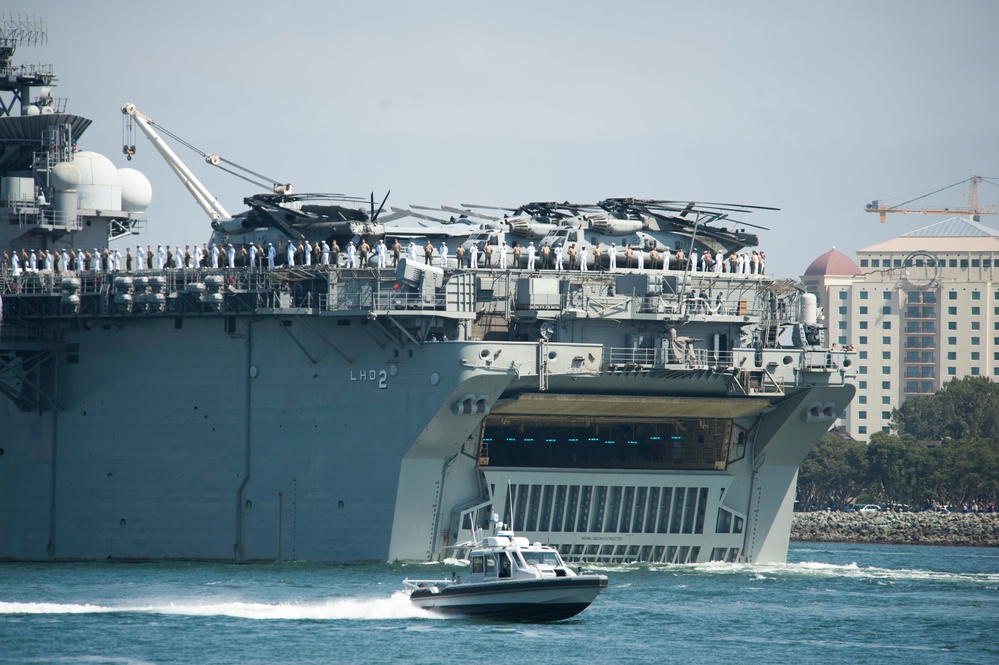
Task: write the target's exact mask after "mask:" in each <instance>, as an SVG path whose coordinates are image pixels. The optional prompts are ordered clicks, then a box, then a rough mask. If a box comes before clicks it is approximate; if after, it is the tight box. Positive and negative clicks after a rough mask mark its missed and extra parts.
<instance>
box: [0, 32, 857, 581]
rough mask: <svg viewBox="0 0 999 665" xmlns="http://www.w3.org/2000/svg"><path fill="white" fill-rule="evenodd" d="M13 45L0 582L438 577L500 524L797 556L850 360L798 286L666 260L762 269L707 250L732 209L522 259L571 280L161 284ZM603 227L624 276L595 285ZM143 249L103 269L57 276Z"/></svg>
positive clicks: (646, 547)
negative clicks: (89, 563)
mask: <svg viewBox="0 0 999 665" xmlns="http://www.w3.org/2000/svg"><path fill="white" fill-rule="evenodd" d="M15 45H16V44H13V43H6V42H5V45H4V48H3V49H0V56H2V57H0V68H2V69H3V72H2V79H0V88H2V89H0V92H7V93H9V94H12V95H13V100H12V101H10V102H9V103H7V102H6V101H5V103H4V109H3V115H2V117H0V183H2V192H0V199H2V200H0V251H2V252H3V253H4V254H5V255H6V256H8V260H7V261H6V262H5V263H4V264H3V267H2V269H0V298H2V301H0V302H2V309H0V559H3V560H21V561H36V560H37V561H47V560H105V559H112V560H134V561H144V560H167V559H199V560H220V561H282V560H309V561H317V562H368V561H374V562H381V561H393V560H412V561H426V560H435V559H441V558H445V557H447V556H451V554H452V553H453V552H454V551H455V550H454V549H453V548H454V547H455V546H457V545H458V544H459V543H461V542H462V541H464V540H467V538H468V534H469V532H470V529H472V528H473V527H476V528H481V527H482V526H484V525H485V524H486V522H487V521H488V520H489V519H490V517H491V516H492V515H493V514H494V513H495V514H498V515H499V516H500V517H501V519H502V520H503V521H504V522H508V523H509V524H510V525H511V527H512V528H513V529H514V530H515V531H516V532H517V533H518V534H521V535H523V536H525V537H527V538H528V539H529V540H530V541H532V542H533V541H538V542H543V543H547V544H551V545H553V546H555V547H557V548H558V550H559V551H560V552H561V553H562V554H563V556H564V557H565V558H566V559H567V560H569V561H587V562H630V561H649V562H664V563H693V562H704V561H728V562H771V561H783V560H784V559H785V558H786V553H787V547H788V539H789V532H790V523H791V518H792V512H793V502H794V495H795V486H796V479H797V470H798V465H799V463H800V462H801V461H802V459H803V458H804V457H805V456H806V455H807V453H808V452H809V450H810V449H811V448H812V447H813V446H814V445H815V443H816V442H817V440H818V438H819V437H820V436H821V435H822V434H823V433H824V432H825V431H827V430H828V429H829V428H830V427H831V426H832V424H833V422H834V421H835V420H836V418H837V417H839V415H840V413H841V412H842V411H843V410H844V408H845V407H846V406H847V404H848V403H849V402H850V400H851V399H852V397H853V395H854V392H855V387H854V384H855V373H854V361H853V354H851V352H850V351H849V350H848V349H844V348H835V349H831V348H829V347H828V346H827V345H826V343H825V339H824V332H823V330H822V327H821V321H820V320H819V317H818V316H817V312H816V306H815V298H814V296H812V295H811V294H806V293H804V291H803V289H802V288H801V287H800V285H798V284H797V283H795V282H793V281H790V280H781V279H775V278H773V277H772V276H769V275H766V274H760V273H752V272H750V271H740V272H732V271H715V270H713V269H709V270H707V271H704V270H700V269H698V268H697V266H692V265H691V264H690V262H688V261H683V262H678V261H676V260H675V258H674V260H673V262H672V263H670V264H669V265H663V262H662V260H661V259H660V261H659V263H658V265H657V264H656V263H655V259H654V257H655V256H656V255H657V254H658V255H660V256H661V255H662V253H663V252H667V251H671V252H672V253H673V254H674V257H675V255H676V254H681V253H683V252H685V253H687V254H688V255H689V254H690V253H691V250H693V251H695V252H698V253H699V254H701V255H703V254H704V253H705V252H711V253H712V255H714V254H715V253H724V255H725V256H726V257H727V256H729V255H730V254H732V253H734V252H737V251H739V250H741V249H744V248H745V247H747V246H748V245H751V244H755V236H751V235H748V234H744V233H735V232H732V233H729V232H725V231H722V230H717V229H715V230H712V229H711V223H712V222H717V221H723V220H724V219H725V217H726V215H725V214H724V213H723V212H719V209H717V208H711V207H710V206H707V207H704V206H696V205H694V204H690V205H689V206H687V207H682V206H681V207H679V208H677V209H676V210H673V209H671V208H669V206H665V207H663V206H660V207H659V208H656V207H655V206H653V205H651V204H650V205H645V206H644V207H643V204H642V202H641V201H635V200H630V199H620V200H616V202H615V204H614V206H612V207H610V208H609V207H608V206H604V210H603V211H601V212H599V213H596V214H595V213H593V212H592V211H591V212H586V211H579V210H577V211H574V214H572V215H568V216H562V217H558V218H556V219H555V220H554V221H552V220H549V222H548V223H547V225H546V226H545V227H544V231H545V232H546V235H544V236H543V239H542V237H541V236H539V237H538V246H539V247H540V246H542V245H543V244H544V243H545V242H547V243H549V246H551V247H555V246H556V243H558V244H559V246H560V247H563V248H566V246H567V245H569V242H568V241H569V240H576V241H578V243H579V247H580V249H582V248H585V247H588V246H589V247H591V249H592V250H596V249H598V248H599V249H602V250H603V252H604V257H603V258H604V262H603V263H602V264H594V265H592V266H591V269H590V270H588V271H582V270H580V269H579V268H578V267H574V268H572V269H570V265H569V261H568V260H566V262H565V269H563V270H555V269H554V267H553V266H552V265H551V264H542V263H541V260H540V258H539V259H538V264H537V265H536V266H534V269H527V267H526V264H525V263H524V262H523V261H521V262H520V263H517V264H514V263H513V262H511V263H510V265H508V266H507V267H506V268H505V269H500V268H499V266H498V261H497V259H496V258H495V257H494V258H493V260H492V265H483V264H481V263H479V264H478V265H475V266H471V267H469V266H468V265H466V264H465V263H464V262H463V263H462V264H461V265H459V264H458V263H457V262H455V261H453V260H452V261H451V262H450V263H445V265H444V267H443V268H442V267H440V266H439V265H436V264H427V263H426V262H424V260H423V257H422V256H420V257H419V259H418V260H413V259H412V257H407V256H404V257H402V258H401V259H400V260H399V261H398V262H397V264H396V265H395V266H394V267H384V268H379V267H377V266H375V265H369V266H368V267H364V268H348V267H346V266H345V265H344V264H343V261H342V259H345V258H346V257H340V258H341V261H339V262H337V263H336V264H333V265H324V264H322V263H320V264H319V265H315V264H313V265H295V266H292V265H287V264H284V265H276V266H275V268H274V269H269V268H268V266H267V262H266V259H265V258H264V257H263V256H261V257H259V258H258V260H257V261H255V262H254V263H253V264H252V265H247V264H246V263H248V262H243V261H239V260H237V261H236V262H234V264H233V265H228V262H226V261H225V260H224V259H223V265H220V267H218V268H215V267H212V265H211V263H205V264H200V263H199V264H198V265H194V264H191V263H189V262H187V261H185V262H183V263H182V265H181V267H179V268H178V267H172V265H173V264H171V266H166V265H164V266H162V267H161V266H160V265H159V262H157V261H155V260H153V261H149V260H147V257H146V256H145V255H144V252H143V251H142V249H143V247H144V244H143V243H142V242H141V236H140V235H139V234H141V231H142V230H143V227H144V224H145V223H146V219H145V213H144V209H145V207H146V205H148V203H149V200H150V196H151V188H150V186H149V183H148V181H147V180H146V179H145V178H144V177H143V176H142V174H141V173H139V172H138V171H135V170H132V169H116V168H115V167H114V166H113V165H112V164H111V162H110V160H108V159H107V158H105V157H103V156H101V155H99V154H97V153H93V152H88V151H81V150H80V149H79V147H78V144H77V142H78V141H79V139H80V136H81V135H82V133H83V132H84V130H85V129H86V128H87V126H88V125H89V124H90V120H88V119H86V118H83V117H80V116H77V115H73V114H71V113H67V112H66V111H65V110H64V109H63V108H61V107H60V104H59V101H58V100H57V99H56V98H54V97H53V96H52V94H51V90H50V86H51V85H53V84H54V83H55V77H54V75H53V74H52V72H51V70H50V69H47V68H44V67H41V68H25V67H15V66H14V65H13V64H12V61H11V57H12V55H13V46H15ZM4 49H6V50H4ZM35 89H38V91H39V94H38V95H37V96H35V94H34V90H35ZM15 101H16V102H17V103H15ZM15 107H18V108H15ZM18 110H19V111H20V113H17V112H16V111H18ZM282 200H284V199H282V198H281V197H278V198H277V199H274V198H271V199H268V205H269V206H270V207H271V209H274V206H275V205H276V206H278V208H280V206H281V205H282V204H281V201H282ZM275 201H277V203H275ZM288 206H289V208H288V209H289V210H293V211H300V210H301V206H292V205H291V203H289V204H288ZM656 210H659V211H660V212H659V213H655V211H656ZM663 210H666V212H662V211H663ZM575 213H578V214H575ZM652 213H655V214H652ZM296 214H298V212H296ZM528 216H530V215H528ZM692 219H693V220H694V221H693V222H691V221H690V220H692ZM373 221H374V220H368V223H369V227H367V230H369V231H373V232H375V233H377V232H378V229H377V228H376V225H372V224H370V222H373ZM615 224H618V226H619V227H620V229H621V231H620V233H619V235H618V237H619V238H620V241H619V243H618V246H620V247H624V246H625V244H626V243H627V244H632V243H634V246H635V247H636V248H637V251H639V252H642V253H643V255H642V263H643V264H644V265H643V267H642V268H641V269H639V268H638V267H636V266H635V264H632V265H631V266H630V267H629V266H628V265H626V264H625V263H624V261H623V259H619V260H618V264H617V266H616V267H615V269H614V270H610V269H609V265H608V263H607V256H606V252H607V250H608V243H605V242H604V240H605V239H606V234H608V233H610V234H612V235H613V233H614V232H615V231H614V225H615ZM320 226H321V225H320ZM219 228H221V227H218V226H217V225H216V231H218V229H219ZM352 228H353V227H350V226H346V227H344V226H342V225H341V226H340V227H337V232H338V233H346V236H344V238H347V237H351V229H352ZM279 230H280V229H279ZM600 234H604V235H600ZM206 235H207V233H206ZM137 237H138V238H139V240H138V246H137V247H136V254H140V255H141V256H140V257H137V258H135V259H134V260H129V261H127V262H126V264H125V265H123V266H119V268H118V270H115V269H114V266H112V269H110V270H109V269H108V266H107V264H106V263H105V262H104V261H98V260H88V261H82V262H80V263H77V261H75V260H74V261H71V262H70V261H68V260H64V259H63V258H62V257H63V255H64V254H66V255H68V254H69V253H70V252H73V254H74V255H76V254H79V253H81V252H85V251H93V250H91V248H103V247H105V246H113V243H115V242H117V243H118V244H119V245H122V246H127V247H130V246H132V245H135V244H136V239H137ZM527 237H530V236H522V238H527ZM206 239H207V238H206ZM325 239H326V237H325V236H323V240H325ZM367 239H368V240H369V241H372V242H373V241H375V236H372V237H370V238H367ZM315 240H316V241H317V242H318V238H316V239H315ZM351 240H354V241H360V240H361V238H359V237H356V236H354V237H351ZM594 240H598V242H592V241H594ZM493 241H494V246H497V247H498V246H500V245H495V238H494V240H493ZM485 242H487V243H488V242H490V240H489V239H488V238H487V239H486V240H485ZM500 242H503V241H502V240H501V241H500ZM525 244H526V243H525ZM651 250H656V254H653V253H652V251H651ZM129 251H130V250H129ZM32 253H34V255H35V260H34V261H31V260H30V259H29V260H28V263H29V264H30V265H25V262H24V261H22V260H20V259H19V260H17V261H14V260H13V257H14V256H15V255H16V256H18V257H30V255H31V254H32ZM49 257H52V258H49ZM47 260H48V263H46V261H47ZM15 264H16V265H15Z"/></svg>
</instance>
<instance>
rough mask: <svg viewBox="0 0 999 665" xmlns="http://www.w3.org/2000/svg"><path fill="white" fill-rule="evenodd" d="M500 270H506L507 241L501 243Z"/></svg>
mask: <svg viewBox="0 0 999 665" xmlns="http://www.w3.org/2000/svg"><path fill="white" fill-rule="evenodd" d="M499 255H500V270H506V240H504V241H502V242H500V248H499Z"/></svg>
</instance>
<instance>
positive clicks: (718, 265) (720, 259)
mask: <svg viewBox="0 0 999 665" xmlns="http://www.w3.org/2000/svg"><path fill="white" fill-rule="evenodd" d="M724 263H725V257H724V256H723V255H722V253H721V250H720V249H719V250H718V251H717V252H715V273H716V274H717V273H720V272H721V271H722V265H723V264H724Z"/></svg>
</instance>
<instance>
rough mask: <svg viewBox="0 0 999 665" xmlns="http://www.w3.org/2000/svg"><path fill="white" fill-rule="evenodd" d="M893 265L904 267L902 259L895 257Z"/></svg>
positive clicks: (894, 266)
mask: <svg viewBox="0 0 999 665" xmlns="http://www.w3.org/2000/svg"><path fill="white" fill-rule="evenodd" d="M891 265H892V267H893V268H901V267H902V259H894V260H892V262H891Z"/></svg>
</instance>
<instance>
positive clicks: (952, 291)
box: [802, 217, 999, 441]
mask: <svg viewBox="0 0 999 665" xmlns="http://www.w3.org/2000/svg"><path fill="white" fill-rule="evenodd" d="M997 278H999V231H996V230H994V229H990V228H988V227H986V226H984V225H982V224H981V223H979V222H975V221H972V220H970V219H968V218H966V217H952V218H950V219H945V220H943V221H941V222H937V223H936V224H931V225H929V226H925V227H923V228H920V229H916V230H914V231H910V232H908V233H904V234H902V235H900V236H898V237H897V238H894V239H893V240H889V241H887V242H882V243H879V244H877V245H871V246H870V247H865V248H864V249H860V250H858V251H857V259H856V261H854V260H853V259H851V258H850V257H849V256H847V255H846V254H844V253H842V252H839V251H837V250H836V249H832V250H831V251H829V252H826V253H825V254H823V255H822V256H820V257H819V258H817V259H815V261H813V262H812V264H811V265H810V266H809V267H808V269H807V270H806V271H805V275H804V276H803V277H802V281H803V282H804V285H805V288H806V290H807V291H809V292H810V293H814V294H816V295H817V296H818V301H819V303H818V304H819V307H821V308H822V311H823V313H824V315H825V322H824V325H825V327H826V339H827V341H828V342H829V343H830V344H837V345H839V346H846V347H849V346H852V347H853V348H854V349H855V350H856V351H857V358H856V363H857V374H858V376H857V379H858V382H857V396H856V397H855V398H854V400H853V402H852V403H851V404H850V406H849V407H848V408H847V409H846V411H844V412H843V413H841V414H840V419H839V420H838V421H837V422H836V426H837V427H842V428H843V429H845V430H846V431H847V432H849V434H850V435H851V436H853V437H854V438H855V439H857V440H860V441H867V440H868V437H869V436H870V435H871V434H873V433H874V432H888V431H890V426H891V411H892V408H894V407H897V406H899V405H900V404H901V403H902V402H904V401H905V400H906V399H908V398H909V397H912V396H915V395H925V394H930V393H933V392H936V391H937V390H938V389H939V388H940V386H941V385H942V384H944V383H946V382H947V381H950V380H951V379H954V378H957V377H962V376H988V377H990V378H992V379H993V380H997V378H999V283H997Z"/></svg>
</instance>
